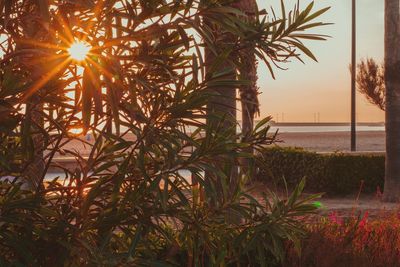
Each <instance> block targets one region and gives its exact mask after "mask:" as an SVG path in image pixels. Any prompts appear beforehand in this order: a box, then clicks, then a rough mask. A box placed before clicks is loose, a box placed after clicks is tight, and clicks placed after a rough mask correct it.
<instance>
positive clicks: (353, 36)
mask: <svg viewBox="0 0 400 267" xmlns="http://www.w3.org/2000/svg"><path fill="white" fill-rule="evenodd" d="M351 151H356V0H352V22H351Z"/></svg>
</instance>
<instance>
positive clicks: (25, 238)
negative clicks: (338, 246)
mask: <svg viewBox="0 0 400 267" xmlns="http://www.w3.org/2000/svg"><path fill="white" fill-rule="evenodd" d="M229 3H230V1H201V2H198V1H161V0H152V1H100V0H99V1H42V0H39V1H28V0H26V1H18V0H13V1H0V12H1V15H2V16H1V21H0V24H1V25H0V34H1V36H2V38H4V41H3V43H2V46H1V49H2V50H3V54H4V55H3V57H2V59H1V61H0V64H1V69H0V114H1V116H0V176H2V179H1V182H0V264H1V265H5V266H127V265H128V266H237V265H242V266H249V265H250V266H257V265H260V266H266V265H267V264H269V265H272V264H275V263H276V264H278V263H279V262H281V261H282V260H283V257H284V243H286V242H287V241H288V240H290V241H291V242H294V243H295V245H296V247H298V244H299V241H298V240H299V238H300V237H301V236H302V234H303V233H304V231H303V229H302V226H301V224H299V223H298V221H297V217H298V216H300V215H301V216H305V215H307V214H310V213H312V212H313V211H314V210H315V206H314V205H312V204H309V200H311V199H312V198H313V197H314V196H311V197H310V198H307V199H305V200H301V199H300V193H301V191H302V187H303V185H304V184H300V186H299V187H298V188H297V189H296V190H295V191H294V192H293V195H292V196H291V197H290V198H289V199H286V200H279V199H278V198H276V197H274V195H273V194H272V193H271V194H270V195H269V196H268V198H266V199H265V202H266V203H270V205H266V204H261V203H259V202H258V201H257V200H255V199H253V198H252V197H251V196H249V195H247V194H246V193H245V192H244V191H243V188H242V185H243V183H244V182H245V181H246V179H247V177H248V175H247V174H246V173H243V172H241V173H240V174H239V177H231V176H229V175H228V173H230V170H231V169H232V168H237V166H229V164H227V163H229V162H233V163H235V164H238V165H239V164H240V162H241V159H243V158H249V159H250V160H252V159H253V156H252V155H251V154H249V153H246V151H249V148H251V150H260V149H261V148H262V147H265V146H267V145H269V144H271V143H272V141H273V140H272V137H271V136H270V135H269V134H268V127H266V123H267V122H268V119H265V120H263V121H262V122H261V123H260V124H259V125H257V127H256V128H255V129H254V131H252V132H251V133H249V134H247V135H246V136H242V135H240V134H236V131H234V130H232V129H226V128H224V127H222V125H224V120H226V119H227V118H226V117H225V116H224V114H209V113H207V109H206V106H207V104H208V101H209V99H210V96H211V95H213V88H215V87H221V86H228V87H235V88H238V87H239V86H240V85H242V84H246V83H248V81H243V80H240V79H236V78H235V76H233V78H232V75H231V74H232V73H235V68H232V67H228V68H224V69H221V64H222V63H223V62H225V61H227V60H228V61H233V62H230V63H231V64H229V66H235V64H236V63H238V62H235V61H234V60H233V59H234V57H232V56H231V55H235V54H236V53H237V52H238V51H240V50H241V49H243V48H244V47H246V46H248V45H253V46H255V47H256V53H257V55H258V56H259V57H260V58H262V59H264V60H265V62H266V63H267V64H268V66H271V65H272V64H274V63H275V64H277V63H280V62H285V61H286V60H287V59H288V58H289V57H298V58H299V57H300V52H304V53H305V54H307V55H308V56H310V57H313V56H312V54H311V52H310V51H309V50H308V49H307V48H306V47H305V46H304V45H303V44H302V43H301V39H303V38H306V39H323V36H319V35H308V34H305V33H303V31H304V30H308V29H310V28H313V27H315V26H320V25H323V24H322V23H318V22H315V21H314V20H315V18H316V17H318V16H319V15H320V14H322V13H324V12H325V11H326V9H324V10H321V11H317V12H315V13H313V4H312V3H311V4H310V5H309V6H307V7H306V8H305V9H304V11H301V10H300V9H299V7H296V8H295V9H294V10H293V11H291V12H290V13H289V16H287V15H286V13H285V11H284V10H283V13H282V14H283V18H282V19H279V18H276V17H275V15H274V16H269V15H267V14H265V15H262V12H260V14H257V17H256V19H255V20H251V21H250V20H243V16H244V14H243V13H241V12H240V11H239V10H237V9H234V8H232V7H231V6H229ZM282 7H283V5H282ZM203 20H207V22H208V23H207V25H205V24H203V23H202V22H203ZM246 21H247V22H246ZM215 29H218V31H215ZM221 34H222V35H223V34H227V35H229V36H230V38H227V39H224V38H222V40H220V39H221V38H220V36H221ZM76 39H80V40H83V41H85V42H87V43H89V44H90V45H91V46H92V49H91V51H90V54H89V56H88V57H87V58H86V59H85V60H84V61H82V62H79V61H75V60H72V59H71V58H70V57H69V56H68V53H67V51H68V48H69V46H70V45H71V44H72V43H73V42H74V41H76ZM239 39H240V42H239V41H238V40H239ZM224 40H225V43H221V42H224ZM216 44H218V45H216ZM205 47H207V50H208V51H211V52H212V53H214V54H215V60H214V62H213V64H212V65H211V66H205V63H204V61H203V58H204V48H205ZM271 70H272V69H271ZM72 130H81V131H83V133H84V134H86V133H89V134H90V136H91V137H93V139H92V140H87V139H86V138H85V136H83V135H77V134H74V132H73V131H72ZM236 140H240V141H237V142H236ZM78 145H80V146H84V147H85V148H86V150H88V151H89V153H88V154H87V155H82V151H79V150H77V149H76V148H77V147H78ZM74 146H76V147H74ZM57 157H63V158H67V157H70V158H72V159H73V161H74V162H75V166H74V167H73V168H65V166H63V165H61V164H59V163H58V162H57V161H56V160H54V159H55V158H57ZM49 168H53V169H54V168H58V170H59V171H60V172H62V174H60V177H58V178H55V179H53V180H49V179H47V177H48V176H46V175H47V174H48V170H49ZM185 172H189V173H190V176H191V177H188V175H186V174H185Z"/></svg>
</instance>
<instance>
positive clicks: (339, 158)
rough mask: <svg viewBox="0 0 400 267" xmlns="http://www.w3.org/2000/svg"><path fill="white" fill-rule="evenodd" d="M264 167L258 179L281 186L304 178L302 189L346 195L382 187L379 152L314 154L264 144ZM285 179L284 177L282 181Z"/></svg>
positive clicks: (290, 184)
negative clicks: (268, 146)
mask: <svg viewBox="0 0 400 267" xmlns="http://www.w3.org/2000/svg"><path fill="white" fill-rule="evenodd" d="M259 162H260V164H262V165H263V166H264V167H265V170H266V171H260V172H259V173H258V176H257V177H258V179H259V180H260V181H264V182H266V183H269V184H275V185H276V186H277V187H279V188H284V186H285V181H286V183H287V185H288V186H289V187H292V188H293V186H294V185H295V184H296V183H298V182H299V181H300V180H301V179H303V177H306V178H307V181H308V182H307V187H306V191H311V192H325V193H327V194H330V195H346V194H353V193H357V192H359V190H360V189H361V190H362V192H365V193H374V192H376V191H377V190H378V189H379V188H383V182H384V175H385V158H384V156H383V155H382V156H380V155H350V154H343V153H333V154H318V153H315V152H309V151H305V150H303V149H300V148H279V147H275V148H268V149H266V150H264V151H263V152H262V154H261V155H260V156H259ZM284 180H285V181H284Z"/></svg>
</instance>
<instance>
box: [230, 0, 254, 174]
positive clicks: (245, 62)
mask: <svg viewBox="0 0 400 267" xmlns="http://www.w3.org/2000/svg"><path fill="white" fill-rule="evenodd" d="M235 7H236V8H237V9H239V10H241V11H242V12H243V13H244V14H245V15H246V16H247V19H248V20H249V21H254V20H255V16H256V14H257V12H258V6H257V2H256V1H255V0H241V1H239V2H237V3H236V5H235ZM255 49H256V48H255V45H254V44H250V45H249V46H247V47H246V49H243V50H242V52H241V54H240V65H239V68H238V72H239V75H240V76H241V79H243V80H246V81H248V82H249V84H247V85H242V86H241V87H240V88H239V93H240V101H241V105H242V133H243V135H244V136H246V135H248V134H249V133H250V132H251V131H252V130H253V128H254V116H255V114H256V113H259V102H258V87H257V80H258V77H257V59H256V53H255ZM247 152H248V153H253V151H252V150H249V151H247ZM242 165H243V166H242V168H243V172H244V173H249V174H250V175H251V174H252V169H251V167H250V165H251V163H250V162H249V161H248V160H247V159H244V160H243V162H242Z"/></svg>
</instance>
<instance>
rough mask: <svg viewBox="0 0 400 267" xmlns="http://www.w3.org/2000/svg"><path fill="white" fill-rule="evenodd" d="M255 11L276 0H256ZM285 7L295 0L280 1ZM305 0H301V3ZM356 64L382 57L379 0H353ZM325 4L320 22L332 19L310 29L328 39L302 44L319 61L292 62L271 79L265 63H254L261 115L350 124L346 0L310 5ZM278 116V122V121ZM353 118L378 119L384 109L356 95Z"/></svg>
mask: <svg viewBox="0 0 400 267" xmlns="http://www.w3.org/2000/svg"><path fill="white" fill-rule="evenodd" d="M257 2H258V5H259V9H262V8H265V9H269V7H271V6H273V7H274V8H275V11H277V10H280V8H279V6H280V0H257ZM284 2H285V4H286V9H289V7H290V8H292V7H293V6H294V4H295V3H296V2H297V0H284ZM310 2H311V1H310V0H300V5H301V7H305V6H306V5H307V4H308V3H310ZM357 2H358V3H357V62H359V61H360V60H361V59H363V58H366V57H373V58H374V59H376V60H377V61H378V62H382V61H383V54H384V49H383V48H384V1H383V0H357ZM327 6H330V7H331V9H330V10H329V11H328V13H326V14H324V15H323V16H321V17H320V19H319V20H320V21H323V22H330V23H334V24H333V25H330V26H324V27H322V28H321V29H319V30H312V31H310V32H314V33H323V34H327V35H329V36H331V38H329V39H328V40H327V41H312V42H305V43H306V44H307V47H309V48H310V49H311V50H312V51H313V53H314V55H315V56H316V57H317V59H318V63H317V62H314V61H312V60H310V59H306V60H305V64H303V63H301V62H296V60H292V62H289V63H287V64H285V65H284V67H285V68H287V70H276V71H275V76H276V79H275V80H273V79H272V77H271V75H270V74H269V71H268V69H267V67H266V66H265V64H263V63H262V62H260V63H259V69H258V76H259V81H258V85H259V87H260V91H261V95H260V103H261V117H265V116H268V115H271V116H273V117H274V120H277V121H280V122H282V121H285V122H314V121H315V120H316V119H318V113H319V121H320V122H349V121H350V88H351V82H350V78H351V76H350V71H349V64H350V62H351V0H315V8H316V9H318V8H322V7H327ZM282 118H283V120H282ZM357 121H359V122H382V121H384V113H383V112H382V111H380V110H379V109H378V108H377V107H375V106H373V105H371V104H369V103H368V102H367V101H366V100H365V98H364V97H363V96H362V95H360V94H357Z"/></svg>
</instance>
